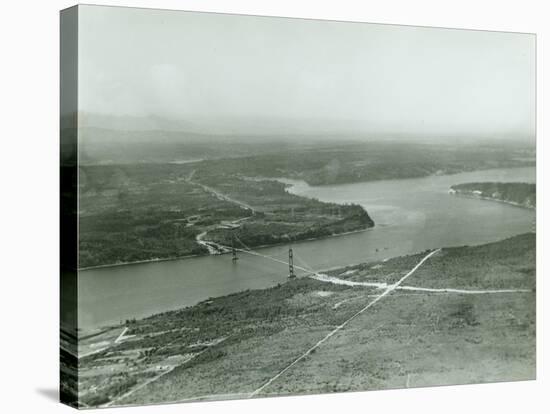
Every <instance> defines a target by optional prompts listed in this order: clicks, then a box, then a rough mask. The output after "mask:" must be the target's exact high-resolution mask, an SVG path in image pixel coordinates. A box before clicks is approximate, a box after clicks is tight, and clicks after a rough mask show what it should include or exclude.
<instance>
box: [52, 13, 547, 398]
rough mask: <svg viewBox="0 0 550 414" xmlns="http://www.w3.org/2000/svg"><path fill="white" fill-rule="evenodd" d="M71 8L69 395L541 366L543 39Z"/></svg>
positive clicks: (262, 392) (348, 386)
mask: <svg viewBox="0 0 550 414" xmlns="http://www.w3.org/2000/svg"><path fill="white" fill-rule="evenodd" d="M63 13H66V14H63ZM75 16H76V18H77V24H78V26H77V32H76V33H77V36H78V37H77V40H78V79H77V86H78V100H77V105H78V111H77V113H76V114H73V113H67V114H62V119H61V125H62V127H64V126H65V125H67V128H66V129H64V130H62V131H61V132H62V134H66V135H67V136H69V137H70V139H69V140H70V142H72V141H74V142H75V144H76V145H75V148H76V152H74V151H67V157H68V158H67V160H72V157H73V156H76V159H77V165H76V166H75V169H76V177H77V181H76V188H74V191H75V192H76V201H77V204H76V208H77V211H76V217H77V229H78V234H77V238H78V249H77V257H76V266H77V268H76V271H75V272H67V273H66V274H64V275H63V277H64V278H66V279H71V281H72V282H73V283H74V284H75V286H73V285H72V284H71V281H67V282H66V283H67V285H70V286H71V288H73V289H75V290H76V292H75V295H74V296H72V295H71V296H69V299H74V297H76V306H74V302H71V303H70V304H69V305H67V306H66V307H65V309H67V312H66V314H65V315H64V314H62V318H63V317H66V318H67V320H68V321H67V323H66V326H63V325H62V327H61V340H62V342H61V352H62V367H61V372H62V378H61V380H62V383H61V387H62V388H61V392H62V395H63V396H64V398H66V399H67V402H69V403H70V404H74V405H75V406H77V407H110V406H119V405H120V406H124V405H141V404H151V403H163V402H180V401H181V402H183V401H194V400H211V399H233V398H255V397H266V396H282V395H294V394H310V393H331V392H342V391H363V390H381V389H389V388H411V387H424V386H436V385H451V384H469V383H484V382H496V381H519V380H530V379H534V378H535V368H536V364H535V362H536V358H535V333H536V329H535V291H536V290H535V289H536V286H535V285H536V283H535V282H536V281H535V274H536V273H535V272H536V269H535V234H536V233H535V209H536V184H535V123H534V121H535V113H534V104H535V101H534V98H535V78H534V73H535V72H534V69H535V66H534V64H535V36H534V35H533V34H522V33H505V32H491V31H486V32H483V31H468V30H453V29H435V28H426V27H414V26H397V25H379V24H367V23H343V22H337V21H317V20H306V19H285V18H266V17H257V16H242V15H225V14H213V13H192V12H182V11H165V10H145V9H137V8H116V7H100V6H78V7H77V8H73V9H69V10H67V11H65V12H62V19H67V20H66V21H64V20H62V24H64V23H67V24H71V23H72V22H70V18H71V17H73V18H74V17H75ZM69 47H70V46H69ZM62 52H63V50H62ZM62 58H63V55H62ZM62 98H63V96H62ZM63 116H65V117H66V119H65V118H63ZM75 119H76V125H75V128H71V126H72V124H71V122H74V120H75ZM71 134H76V137H72V135H71ZM69 140H68V141H69ZM63 143H64V142H63V136H62V145H63ZM62 150H63V147H62ZM62 155H63V154H62ZM71 171H73V170H71ZM69 196H73V194H72V193H71V194H69ZM67 214H70V213H67ZM62 299H63V298H62ZM73 306H74V308H73ZM63 322H65V321H64V320H63V319H62V323H63Z"/></svg>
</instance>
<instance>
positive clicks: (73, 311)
mask: <svg viewBox="0 0 550 414" xmlns="http://www.w3.org/2000/svg"><path fill="white" fill-rule="evenodd" d="M60 49H61V50H60V400H61V402H63V403H65V404H68V405H71V406H74V407H76V406H77V401H78V398H77V396H78V317H77V315H78V312H77V310H78V286H77V280H78V279H77V272H78V270H77V269H78V215H77V212H78V135H77V126H78V7H77V6H75V7H71V8H69V9H65V10H63V11H61V14H60Z"/></svg>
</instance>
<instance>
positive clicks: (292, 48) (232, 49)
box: [79, 6, 535, 138]
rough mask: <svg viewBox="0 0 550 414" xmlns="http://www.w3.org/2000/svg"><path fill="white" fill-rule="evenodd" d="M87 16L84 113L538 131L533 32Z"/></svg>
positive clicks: (358, 127) (432, 131) (287, 126)
mask: <svg viewBox="0 0 550 414" xmlns="http://www.w3.org/2000/svg"><path fill="white" fill-rule="evenodd" d="M79 14H80V15H79V36H80V44H79V82H80V89H79V109H80V110H81V111H83V112H85V113H93V114H106V115H115V116H118V115H121V116H122V115H124V116H132V117H140V118H145V119H158V118H157V117H161V118H167V119H172V120H177V121H180V122H181V123H182V125H184V126H186V127H189V128H190V129H194V130H204V132H219V133H224V132H225V133H253V134H254V133H258V134H262V133H269V134H273V133H277V132H279V133H292V132H300V133H308V132H309V133H312V134H315V133H322V132H329V133H333V132H338V131H341V132H357V133H362V134H365V135H369V134H371V135H373V134H374V135H375V134H377V133H399V134H411V135H419V134H428V135H437V134H443V135H468V136H472V135H474V136H477V135H479V136H483V137H495V138H499V137H518V138H527V137H532V136H534V128H535V126H534V124H535V120H534V119H535V118H534V117H535V108H534V101H535V77H534V70H535V37H534V35H527V34H512V33H498V32H480V31H465V30H448V29H430V28H416V27H405V26H390V25H374V24H359V23H341V22H327V21H315V20H301V19H284V18H265V17H250V16H231V15H221V14H207V13H190V12H178V11H160V10H145V9H132V8H115V7H97V6H80V12H79ZM91 119H93V118H91V117H90V120H91ZM98 119H101V118H98ZM121 119H130V118H121ZM91 122H92V121H91ZM155 122H157V121H155ZM129 123H131V122H129ZM97 126H101V125H97ZM128 128H131V125H128Z"/></svg>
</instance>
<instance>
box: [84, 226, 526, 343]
mask: <svg viewBox="0 0 550 414" xmlns="http://www.w3.org/2000/svg"><path fill="white" fill-rule="evenodd" d="M366 230H369V229H365V230H359V231H353V232H350V233H359V232H362V231H366ZM533 233H535V234H536V231H526V232H523V233H519V234H515V235H512V236H508V237H504V238H503V239H497V240H492V241H489V242H482V243H478V244H467V245H462V246H440V247H434V248H432V250H434V249H439V250H441V249H452V248H464V247H467V248H475V247H481V246H485V245H489V244H494V243H500V242H503V241H505V240H508V239H512V238H514V237H518V236H522V235H525V234H533ZM348 234H349V233H348ZM340 235H344V234H339V235H336V236H340ZM336 236H332V237H336ZM329 237H331V236H329ZM304 241H305V240H304ZM270 247H271V246H270ZM427 250H430V249H427ZM427 250H423V251H415V252H410V253H408V254H403V255H397V256H389V257H386V258H384V259H380V260H366V261H358V262H353V263H348V264H346V265H343V266H331V267H326V268H323V269H319V270H317V273H330V272H334V271H337V270H341V271H344V270H345V269H347V268H348V267H356V266H360V265H364V264H373V263H378V262H383V263H385V262H387V261H389V260H394V259H399V258H404V257H409V256H415V255H419V254H422V253H423V252H425V251H427ZM223 254H230V253H223ZM199 257H200V256H199ZM308 274H311V272H307V271H302V272H301V274H299V273H297V278H298V279H301V278H305V277H309V276H306V275H308ZM288 281H289V279H286V280H284V281H282V282H279V284H280V285H283V284H286V283H288ZM273 286H276V285H273ZM273 286H268V287H264V288H258V289H252V290H253V291H255V290H265V289H270V288H271V287H273ZM246 290H248V289H243V290H239V291H236V292H233V293H227V294H224V295H220V296H214V297H209V298H204V299H202V300H199V301H197V302H195V303H193V304H191V305H187V306H180V307H177V308H174V309H168V310H165V311H161V312H154V313H151V314H148V315H146V316H143V317H139V318H136V319H137V320H143V319H147V318H150V317H153V316H155V315H158V314H160V313H166V312H174V311H177V310H181V309H186V308H191V307H193V306H197V305H198V304H200V303H202V302H205V301H209V300H214V299H219V298H223V297H226V296H231V295H235V294H239V293H241V292H244V291H246ZM125 325H126V324H125V322H122V323H115V324H109V323H107V324H103V325H97V326H94V327H88V328H80V327H79V328H78V329H77V331H78V333H79V335H80V334H84V336H85V337H92V336H95V333H94V332H97V331H102V332H104V331H108V330H111V329H116V328H120V327H121V326H125ZM79 339H81V338H79Z"/></svg>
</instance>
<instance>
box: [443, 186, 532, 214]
mask: <svg viewBox="0 0 550 414" xmlns="http://www.w3.org/2000/svg"><path fill="white" fill-rule="evenodd" d="M451 191H454V192H451ZM449 194H450V195H453V196H458V197H464V198H471V199H475V200H484V201H494V202H497V203H501V204H507V205H509V206H513V207H519V208H524V209H527V210H536V209H537V207H531V206H526V205H523V204H520V203H517V202H515V201H509V200H502V199H500V198H492V197H481V196H477V195H473V194H469V193H464V192H460V191H457V190H453V189H450V190H449Z"/></svg>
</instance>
